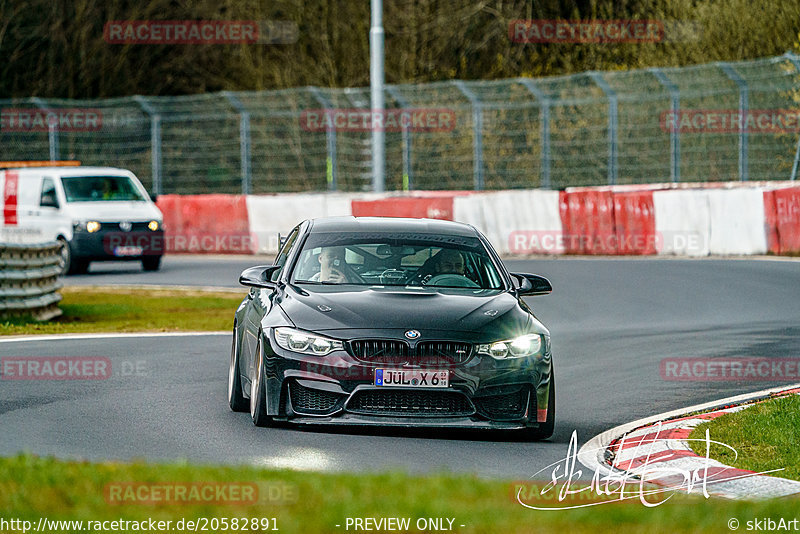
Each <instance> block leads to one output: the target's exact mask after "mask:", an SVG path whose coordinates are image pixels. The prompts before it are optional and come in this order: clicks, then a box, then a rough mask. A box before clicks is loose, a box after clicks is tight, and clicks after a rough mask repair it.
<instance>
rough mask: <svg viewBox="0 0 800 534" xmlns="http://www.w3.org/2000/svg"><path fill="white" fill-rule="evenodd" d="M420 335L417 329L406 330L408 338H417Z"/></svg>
mask: <svg viewBox="0 0 800 534" xmlns="http://www.w3.org/2000/svg"><path fill="white" fill-rule="evenodd" d="M421 335H422V334H420V333H419V330H406V337H407V338H408V339H419V337H420V336H421Z"/></svg>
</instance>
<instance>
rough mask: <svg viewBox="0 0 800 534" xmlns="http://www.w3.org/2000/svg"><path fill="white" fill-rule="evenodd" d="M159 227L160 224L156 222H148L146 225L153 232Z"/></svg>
mask: <svg viewBox="0 0 800 534" xmlns="http://www.w3.org/2000/svg"><path fill="white" fill-rule="evenodd" d="M160 226H161V224H160V223H159V222H158V221H150V222H149V223H147V227H148V228H149V229H150V230H151V231H153V232H155V231H156V230H158V228H159V227H160Z"/></svg>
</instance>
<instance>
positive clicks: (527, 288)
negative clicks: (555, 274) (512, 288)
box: [511, 273, 553, 296]
mask: <svg viewBox="0 0 800 534" xmlns="http://www.w3.org/2000/svg"><path fill="white" fill-rule="evenodd" d="M511 276H513V277H514V278H516V279H517V281H519V287H518V288H517V294H518V295H520V296H522V295H527V296H534V295H549V294H550V293H552V291H553V286H552V285H551V284H550V280H548V279H547V278H545V277H544V276H539V275H538V274H527V273H511Z"/></svg>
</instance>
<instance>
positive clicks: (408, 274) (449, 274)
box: [292, 232, 503, 289]
mask: <svg viewBox="0 0 800 534" xmlns="http://www.w3.org/2000/svg"><path fill="white" fill-rule="evenodd" d="M292 281H293V282H294V283H297V284H331V285H344V284H350V285H382V286H419V287H449V288H473V289H501V288H502V287H503V282H502V278H501V277H500V274H499V272H498V270H497V267H496V266H495V264H494V262H493V261H492V259H491V257H490V256H489V253H488V252H487V250H486V247H485V246H484V245H483V243H482V242H481V241H480V240H479V239H478V238H477V237H465V236H457V235H434V234H407V233H404V234H399V233H377V234H376V233H374V232H372V233H345V234H342V233H319V234H312V235H311V236H310V237H309V238H308V239H307V240H306V242H305V244H304V245H303V249H302V251H301V253H300V258H299V260H298V262H297V264H296V267H295V269H294V272H293V277H292Z"/></svg>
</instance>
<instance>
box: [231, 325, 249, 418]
mask: <svg viewBox="0 0 800 534" xmlns="http://www.w3.org/2000/svg"><path fill="white" fill-rule="evenodd" d="M237 337H238V336H237V330H236V327H235V326H234V327H233V343H231V365H230V368H229V369H228V404H230V406H231V410H233V411H234V412H246V411H247V399H245V398H244V395H242V375H241V374H240V373H239V351H238V350H236V346H237V343H236V338H237Z"/></svg>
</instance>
